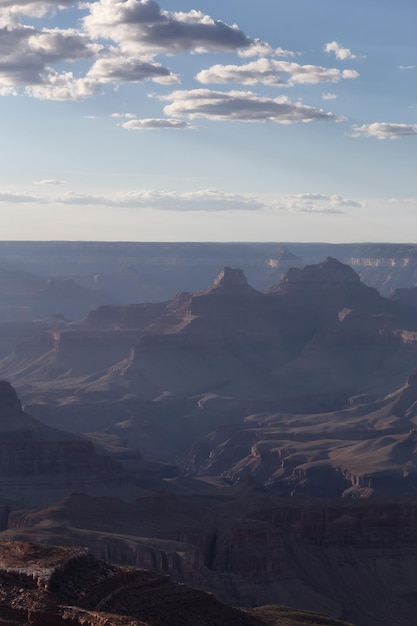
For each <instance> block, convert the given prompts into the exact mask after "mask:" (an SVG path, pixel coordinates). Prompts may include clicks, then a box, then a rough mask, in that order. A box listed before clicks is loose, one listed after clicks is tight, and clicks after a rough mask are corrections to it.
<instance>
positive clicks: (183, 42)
mask: <svg viewBox="0 0 417 626" xmlns="http://www.w3.org/2000/svg"><path fill="white" fill-rule="evenodd" d="M86 6H88V8H89V11H90V13H89V15H87V16H86V17H85V18H84V20H83V24H84V27H85V29H86V31H87V32H88V33H89V34H90V35H91V36H92V37H93V38H95V39H102V38H104V39H108V40H112V41H115V42H117V43H118V44H119V45H120V47H121V48H122V49H123V50H129V51H135V52H142V53H144V52H146V53H150V54H152V55H154V54H157V53H158V52H163V53H165V54H177V53H181V52H186V51H190V52H196V53H201V52H220V51H221V52H228V51H232V50H238V49H239V48H245V47H247V46H249V45H250V44H251V43H252V40H251V39H250V38H249V37H247V36H246V35H245V34H244V33H243V32H242V31H241V30H240V29H239V28H238V27H237V26H236V25H232V26H229V25H228V24H225V23H224V22H221V21H218V20H214V19H213V18H211V17H210V16H208V15H205V14H204V13H202V12H201V11H197V10H191V11H189V12H188V13H185V12H172V11H165V10H163V9H161V7H160V6H159V4H158V3H157V2H155V1H154V0H123V1H122V0H97V2H94V3H92V4H87V5H86Z"/></svg>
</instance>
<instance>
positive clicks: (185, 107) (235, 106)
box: [161, 89, 340, 124]
mask: <svg viewBox="0 0 417 626" xmlns="http://www.w3.org/2000/svg"><path fill="white" fill-rule="evenodd" d="M161 99H162V100H169V101H171V102H172V104H169V105H167V106H165V107H164V113H165V114H166V115H167V116H169V117H171V116H173V117H182V116H187V117H189V118H190V119H194V118H198V117H201V118H206V119H211V120H228V121H240V122H266V121H270V122H276V123H278V124H293V123H295V122H311V121H319V120H326V121H329V120H333V121H340V118H337V117H336V116H335V115H333V113H327V112H326V111H323V110H322V109H316V108H314V107H311V106H307V105H305V104H302V103H301V102H292V101H291V100H289V98H287V97H286V96H280V97H278V98H265V97H261V96H258V95H257V94H255V93H253V92H251V91H229V92H222V91H210V90H209V89H193V90H190V91H174V92H172V93H171V94H169V95H167V96H163V97H161Z"/></svg>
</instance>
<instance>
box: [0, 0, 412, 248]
mask: <svg viewBox="0 0 417 626" xmlns="http://www.w3.org/2000/svg"><path fill="white" fill-rule="evenodd" d="M0 9H1V11H0V113H1V137H2V141H1V144H0V158H1V168H0V226H1V233H2V234H1V238H2V239H46V240H48V239H71V240H130V241H178V240H180V241H332V242H341V241H407V242H413V241H416V240H417V187H416V172H415V169H416V163H417V89H416V80H417V43H416V37H415V25H416V23H417V5H416V3H415V0H399V1H398V2H397V3H394V2H392V0H390V1H388V0H367V1H366V2H363V1H362V2H360V1H359V0H350V1H349V2H347V1H343V0H317V1H316V2H312V1H311V0H256V2H254V1H252V2H250V1H248V0H227V1H225V0H196V1H195V2H192V1H189V0H188V1H185V0H182V1H181V0H167V1H166V2H162V1H161V2H160V3H158V2H156V1H154V0H97V1H96V2H88V1H86V2H80V3H77V2H72V0H61V2H57V1H56V0H45V1H44V0H0Z"/></svg>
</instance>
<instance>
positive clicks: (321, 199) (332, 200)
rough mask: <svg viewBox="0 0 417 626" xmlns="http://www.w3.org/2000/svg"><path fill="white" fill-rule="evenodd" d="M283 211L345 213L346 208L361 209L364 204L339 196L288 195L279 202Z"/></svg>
mask: <svg viewBox="0 0 417 626" xmlns="http://www.w3.org/2000/svg"><path fill="white" fill-rule="evenodd" d="M278 206H279V208H281V209H287V210H289V211H296V212H301V213H329V214H340V213H344V209H346V207H356V208H357V207H361V206H362V204H361V203H359V202H356V201H355V200H350V199H347V198H343V197H342V196H338V195H324V194H320V193H300V194H294V195H290V194H288V195H286V196H284V198H282V199H281V200H280V201H279V202H278Z"/></svg>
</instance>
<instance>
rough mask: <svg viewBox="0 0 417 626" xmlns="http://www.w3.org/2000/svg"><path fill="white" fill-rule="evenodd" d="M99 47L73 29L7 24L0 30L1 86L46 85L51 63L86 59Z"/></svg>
mask: <svg viewBox="0 0 417 626" xmlns="http://www.w3.org/2000/svg"><path fill="white" fill-rule="evenodd" d="M100 48H101V46H99V45H97V44H95V43H93V42H92V41H91V40H90V39H89V38H88V37H87V36H86V35H83V34H81V33H79V32H77V31H74V30H72V29H68V30H60V29H42V30H37V29H35V28H33V27H29V26H21V25H17V26H9V27H4V28H2V29H0V87H2V88H15V87H21V86H28V85H31V86H32V85H44V84H48V82H49V80H50V76H51V75H53V74H54V72H53V71H52V70H51V68H50V65H51V64H53V63H61V62H63V61H66V62H68V61H70V62H72V61H77V60H81V59H89V58H92V57H94V55H95V54H97V53H98V51H99V50H100Z"/></svg>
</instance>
